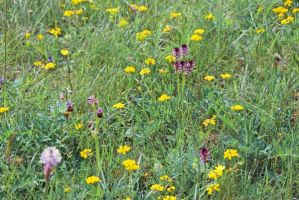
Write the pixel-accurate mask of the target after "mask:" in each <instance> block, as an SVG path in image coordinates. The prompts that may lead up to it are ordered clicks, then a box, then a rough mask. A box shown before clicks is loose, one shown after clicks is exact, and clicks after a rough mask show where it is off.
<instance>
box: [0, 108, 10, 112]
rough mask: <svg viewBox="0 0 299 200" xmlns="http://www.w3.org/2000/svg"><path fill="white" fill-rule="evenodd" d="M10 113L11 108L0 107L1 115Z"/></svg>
mask: <svg viewBox="0 0 299 200" xmlns="http://www.w3.org/2000/svg"><path fill="white" fill-rule="evenodd" d="M8 111H9V107H0V113H5V112H8Z"/></svg>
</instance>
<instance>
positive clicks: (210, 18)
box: [205, 13, 215, 20]
mask: <svg viewBox="0 0 299 200" xmlns="http://www.w3.org/2000/svg"><path fill="white" fill-rule="evenodd" d="M205 19H206V20H214V19H215V16H214V15H213V14H212V13H208V14H207V15H206V16H205Z"/></svg>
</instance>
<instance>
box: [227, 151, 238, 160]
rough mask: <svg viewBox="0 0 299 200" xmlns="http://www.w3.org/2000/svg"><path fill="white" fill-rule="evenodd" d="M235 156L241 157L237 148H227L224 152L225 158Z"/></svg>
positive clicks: (229, 158)
mask: <svg viewBox="0 0 299 200" xmlns="http://www.w3.org/2000/svg"><path fill="white" fill-rule="evenodd" d="M233 157H239V153H238V150H236V149H227V150H226V151H225V152H224V159H228V160H231V159H232V158H233Z"/></svg>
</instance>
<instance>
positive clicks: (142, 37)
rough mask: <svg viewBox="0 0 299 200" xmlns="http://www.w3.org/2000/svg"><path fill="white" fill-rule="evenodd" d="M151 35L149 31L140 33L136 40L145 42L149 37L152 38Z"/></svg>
mask: <svg viewBox="0 0 299 200" xmlns="http://www.w3.org/2000/svg"><path fill="white" fill-rule="evenodd" d="M151 35H152V32H151V31H149V30H143V31H141V32H138V33H137V34H136V39H137V40H138V41H143V40H145V39H146V38H147V37H149V36H151Z"/></svg>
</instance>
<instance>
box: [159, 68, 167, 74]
mask: <svg viewBox="0 0 299 200" xmlns="http://www.w3.org/2000/svg"><path fill="white" fill-rule="evenodd" d="M159 73H160V74H167V73H168V69H159Z"/></svg>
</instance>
